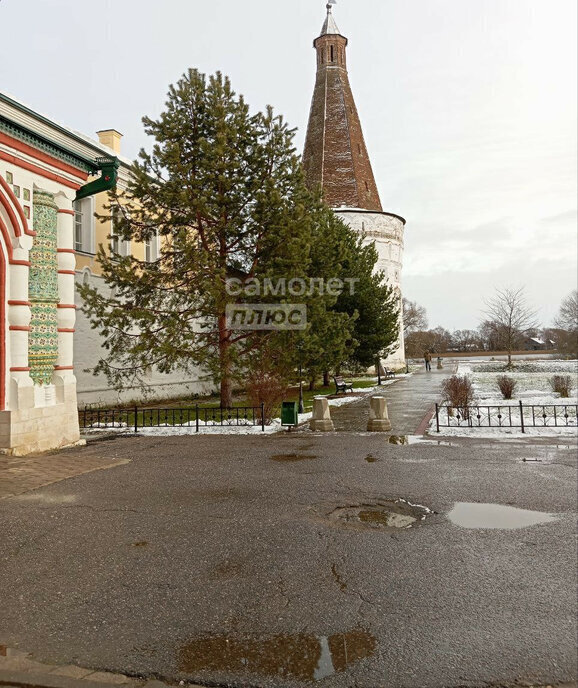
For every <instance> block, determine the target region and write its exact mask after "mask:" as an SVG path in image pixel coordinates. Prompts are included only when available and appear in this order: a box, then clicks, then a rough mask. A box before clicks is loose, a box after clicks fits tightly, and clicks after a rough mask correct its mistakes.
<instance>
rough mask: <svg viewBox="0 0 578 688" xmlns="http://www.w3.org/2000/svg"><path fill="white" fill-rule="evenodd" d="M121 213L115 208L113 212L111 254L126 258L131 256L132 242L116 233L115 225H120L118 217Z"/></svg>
mask: <svg viewBox="0 0 578 688" xmlns="http://www.w3.org/2000/svg"><path fill="white" fill-rule="evenodd" d="M120 213H121V211H120V210H119V209H118V208H115V209H114V210H113V211H112V217H111V221H110V252H111V253H116V254H117V255H118V256H121V257H125V256H128V255H129V254H130V240H129V241H126V240H125V239H123V238H122V237H121V236H120V235H119V234H118V233H117V231H116V227H115V225H116V224H117V223H118V219H117V218H118V217H119V216H120Z"/></svg>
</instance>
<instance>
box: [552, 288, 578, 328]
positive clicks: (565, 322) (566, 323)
mask: <svg viewBox="0 0 578 688" xmlns="http://www.w3.org/2000/svg"><path fill="white" fill-rule="evenodd" d="M554 325H555V327H557V328H558V329H560V330H565V331H566V332H578V290H576V289H574V291H573V292H572V293H571V294H569V295H568V296H567V297H566V298H565V299H564V300H563V301H562V304H561V305H560V312H559V313H558V316H557V318H556V320H555V321H554Z"/></svg>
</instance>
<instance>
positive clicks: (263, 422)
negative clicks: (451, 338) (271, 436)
mask: <svg viewBox="0 0 578 688" xmlns="http://www.w3.org/2000/svg"><path fill="white" fill-rule="evenodd" d="M261 432H265V402H263V401H262V402H261Z"/></svg>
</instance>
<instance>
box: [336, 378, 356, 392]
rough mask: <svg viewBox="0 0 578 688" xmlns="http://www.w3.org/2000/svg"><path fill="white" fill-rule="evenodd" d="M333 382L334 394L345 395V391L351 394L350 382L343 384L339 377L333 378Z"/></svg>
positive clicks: (351, 386) (343, 381) (351, 385)
mask: <svg viewBox="0 0 578 688" xmlns="http://www.w3.org/2000/svg"><path fill="white" fill-rule="evenodd" d="M333 381H334V382H335V394H339V392H343V394H346V393H347V390H349V391H350V392H353V384H352V383H351V382H345V380H344V379H343V378H342V377H341V376H336V377H334V378H333Z"/></svg>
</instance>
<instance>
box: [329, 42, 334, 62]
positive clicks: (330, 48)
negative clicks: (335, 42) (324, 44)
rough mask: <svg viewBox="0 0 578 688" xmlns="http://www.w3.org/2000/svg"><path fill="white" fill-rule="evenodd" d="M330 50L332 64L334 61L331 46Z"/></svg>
mask: <svg viewBox="0 0 578 688" xmlns="http://www.w3.org/2000/svg"><path fill="white" fill-rule="evenodd" d="M330 50H331V62H333V59H334V57H333V46H331V48H330Z"/></svg>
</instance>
